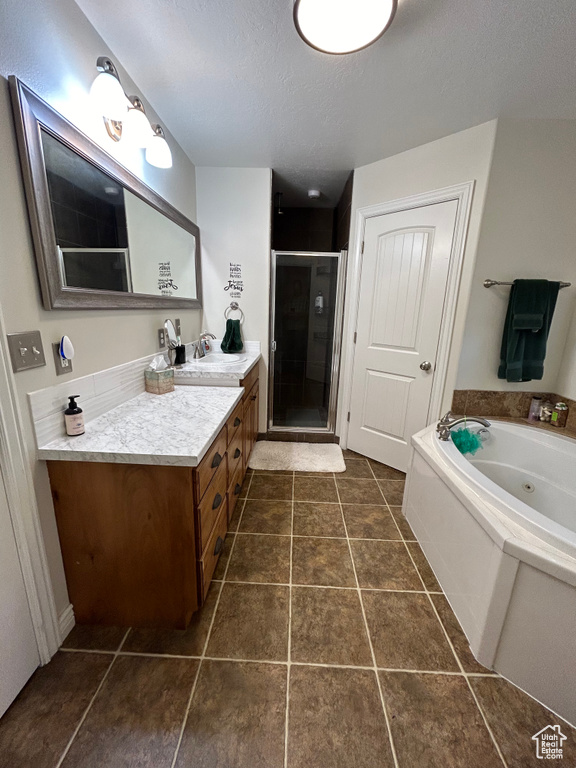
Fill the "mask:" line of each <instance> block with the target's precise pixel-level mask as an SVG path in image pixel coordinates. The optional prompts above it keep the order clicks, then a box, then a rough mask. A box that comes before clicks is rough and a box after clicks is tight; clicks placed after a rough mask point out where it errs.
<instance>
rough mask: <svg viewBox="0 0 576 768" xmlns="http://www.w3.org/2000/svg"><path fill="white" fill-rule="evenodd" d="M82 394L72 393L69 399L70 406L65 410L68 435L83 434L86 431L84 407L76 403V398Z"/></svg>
mask: <svg viewBox="0 0 576 768" xmlns="http://www.w3.org/2000/svg"><path fill="white" fill-rule="evenodd" d="M79 397H80V395H70V396H69V398H68V400H69V401H70V402H69V403H68V408H66V410H65V411H64V421H65V422H66V434H67V435H83V434H84V432H85V431H86V430H85V429H84V416H83V414H82V408H79V407H78V406H77V405H76V400H77V399H78V398H79Z"/></svg>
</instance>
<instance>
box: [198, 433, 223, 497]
mask: <svg viewBox="0 0 576 768" xmlns="http://www.w3.org/2000/svg"><path fill="white" fill-rule="evenodd" d="M226 443H227V439H226V426H225V425H224V427H223V428H222V430H221V431H220V434H219V435H218V437H217V438H216V440H214V442H213V443H212V445H211V446H210V448H209V449H208V452H207V454H206V456H204V458H203V459H202V461H201V462H200V464H198V466H197V467H196V471H195V474H196V490H195V496H196V503H199V502H200V499H201V498H202V497H203V496H204V494H205V493H206V489H207V488H208V486H209V485H210V481H211V480H212V478H213V476H214V474H215V473H216V470H217V469H218V467H219V466H220V465H221V464H223V463H224V464H225V463H226Z"/></svg>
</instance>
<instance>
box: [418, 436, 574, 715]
mask: <svg viewBox="0 0 576 768" xmlns="http://www.w3.org/2000/svg"><path fill="white" fill-rule="evenodd" d="M490 434H491V437H490V439H489V441H488V442H487V443H486V444H485V447H484V449H483V450H481V451H479V452H478V453H477V454H476V455H475V456H474V457H471V459H470V460H469V459H468V458H466V457H464V456H463V455H462V454H461V453H460V452H459V451H458V449H457V448H456V446H455V445H454V444H453V443H452V442H451V441H447V442H443V441H440V440H439V439H438V437H437V435H436V431H435V427H434V426H431V427H428V428H427V429H425V430H423V431H422V432H420V433H418V434H417V435H415V436H414V438H413V446H414V451H413V453H412V459H411V466H410V469H409V473H408V482H407V487H406V492H405V496H404V506H403V511H404V514H405V515H406V517H407V519H408V521H409V523H410V525H411V526H412V529H413V530H414V533H415V534H416V537H417V538H418V541H419V542H420V545H421V546H422V549H423V550H424V552H425V554H426V557H427V558H428V561H429V562H430V565H431V566H432V568H433V570H434V573H435V574H436V577H437V578H438V581H439V582H440V584H441V585H442V588H443V589H444V591H445V593H446V596H447V598H448V600H449V601H450V604H451V605H452V608H453V609H454V611H455V613H456V615H457V617H458V619H459V621H460V623H461V625H462V627H463V629H464V631H465V633H466V635H467V637H468V640H469V642H470V646H471V649H472V651H473V653H474V655H475V656H476V658H477V659H478V660H479V661H480V662H481V663H482V664H484V665H485V666H487V667H489V668H492V669H494V670H496V671H497V672H499V673H500V674H501V675H502V676H503V677H506V678H507V679H509V680H511V681H512V682H513V683H515V684H516V685H518V686H519V687H520V688H522V689H523V690H524V691H526V692H527V693H529V694H530V695H532V696H534V698H536V699H538V700H539V701H540V702H542V703H543V704H544V705H545V706H547V707H549V708H550V709H551V710H553V711H554V712H556V713H557V714H559V715H560V716H561V717H563V718H565V719H566V720H568V721H569V722H571V723H576V697H575V696H574V690H575V687H576V662H575V660H576V483H575V479H574V471H573V467H574V466H575V462H576V442H575V441H574V440H571V439H570V438H566V437H562V436H559V435H555V434H551V433H549V432H543V431H541V430H537V429H534V428H531V427H528V426H520V425H514V424H508V423H503V422H492V426H491V427H490ZM532 488H533V490H532Z"/></svg>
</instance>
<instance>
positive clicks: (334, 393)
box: [267, 250, 348, 435]
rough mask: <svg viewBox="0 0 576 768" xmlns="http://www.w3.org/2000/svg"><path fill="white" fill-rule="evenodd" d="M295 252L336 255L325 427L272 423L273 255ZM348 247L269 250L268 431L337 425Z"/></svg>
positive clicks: (327, 430) (329, 429)
mask: <svg viewBox="0 0 576 768" xmlns="http://www.w3.org/2000/svg"><path fill="white" fill-rule="evenodd" d="M277 256H296V257H302V258H310V257H315V256H321V257H327V256H328V257H332V258H335V259H338V274H337V278H336V300H335V305H334V335H333V339H332V363H331V366H330V397H329V400H328V418H327V422H326V426H325V427H309V426H308V427H294V426H275V425H274V424H273V419H274V368H275V360H274V358H275V353H276V340H275V339H274V335H275V326H276V257H277ZM347 260H348V251H334V252H332V251H330V252H328V251H276V250H272V251H271V252H270V335H269V338H270V349H269V355H270V358H269V363H268V371H269V372H268V419H267V423H268V431H269V432H317V433H319V434H325V435H329V434H334V433H335V427H336V412H337V404H338V383H339V378H340V358H341V351H342V327H343V321H344V299H345V292H346V289H345V286H346V265H347Z"/></svg>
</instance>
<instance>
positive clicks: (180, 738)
mask: <svg viewBox="0 0 576 768" xmlns="http://www.w3.org/2000/svg"><path fill="white" fill-rule="evenodd" d="M253 477H254V475H253V474H252V475H250V481H249V483H248V488H247V493H248V491H249V490H250V486H251V485H252V478H253ZM238 501H240V499H238ZM245 508H246V499H244V504H243V506H242V510H241V512H240V516H239V518H238V527H240V523H241V522H242V515H243V514H244V509H245ZM236 530H238V529H236ZM235 544H236V536H234V539H233V540H232V547H231V548H230V555H229V556H228V562H227V563H226V568H225V569H224V573H223V575H222V581H221V582H220V590H219V591H218V597H217V598H216V603H215V605H214V612H213V614H212V619H211V621H210V626H209V627H208V632H207V633H206V640H205V641H204V647H203V649H202V655H201V656H200V663H199V664H198V669H197V670H196V677H195V678H194V682H193V684H192V690H191V691H190V696H189V697H188V704H187V705H186V711H185V712H184V718H183V719H182V726H181V727H180V734H179V736H178V742H177V743H176V748H175V750H174V757H173V758H172V762H171V763H170V768H174V767H175V765H176V761H177V760H178V754H179V752H180V747H181V746H182V739H183V738H184V730H185V728H186V723H187V722H188V717H189V715H190V709H191V707H192V700H193V698H194V694H195V693H196V687H197V685H198V680H199V679H200V671H201V669H202V664H203V662H204V661H205V659H206V651H207V650H208V643H209V642H210V635H211V634H212V627H213V626H214V621H215V619H216V613H217V611H218V606H219V605H220V597H221V595H222V591H223V590H224V584H225V583H226V574H227V573H228V568H229V567H230V561H231V559H232V554H233V552H234V546H235ZM57 768H58V767H57Z"/></svg>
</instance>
